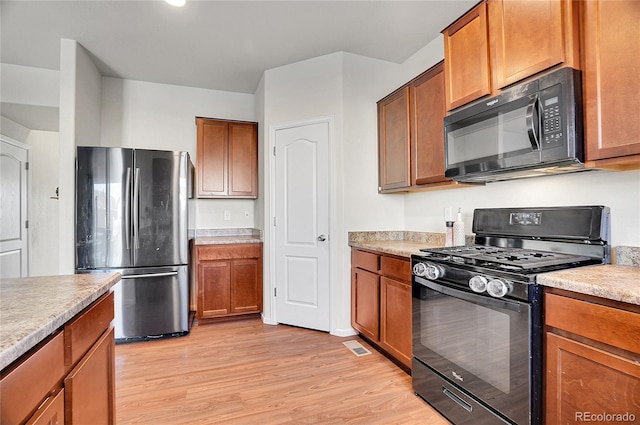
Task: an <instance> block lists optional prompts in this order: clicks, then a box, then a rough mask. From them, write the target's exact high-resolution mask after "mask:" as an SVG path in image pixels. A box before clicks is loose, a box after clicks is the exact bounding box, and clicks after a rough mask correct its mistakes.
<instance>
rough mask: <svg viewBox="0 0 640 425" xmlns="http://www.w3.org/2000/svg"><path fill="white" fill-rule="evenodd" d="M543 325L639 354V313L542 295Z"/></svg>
mask: <svg viewBox="0 0 640 425" xmlns="http://www.w3.org/2000/svg"><path fill="white" fill-rule="evenodd" d="M545 324H546V325H548V326H552V327H555V328H558V329H563V330H565V331H568V332H572V333H574V334H576V335H580V336H583V337H585V338H590V339H593V340H595V341H599V342H603V343H605V344H609V345H613V346H615V347H618V348H622V349H624V350H628V351H631V352H633V353H637V354H640V314H637V313H633V312H630V311H625V310H621V309H618V308H614V307H608V306H604V305H600V304H594V303H591V302H585V301H580V300H576V299H573V298H568V297H563V296H561V295H555V294H549V293H546V294H545Z"/></svg>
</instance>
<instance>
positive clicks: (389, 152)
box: [378, 87, 411, 191]
mask: <svg viewBox="0 0 640 425" xmlns="http://www.w3.org/2000/svg"><path fill="white" fill-rule="evenodd" d="M409 138H410V126H409V87H403V88H401V89H400V90H397V91H395V92H393V93H392V94H390V95H389V96H387V97H385V98H384V99H382V100H381V101H380V102H378V166H379V172H378V180H379V187H378V190H379V191H384V190H386V189H395V188H402V187H408V186H409V185H410V184H411V174H410V169H409Z"/></svg>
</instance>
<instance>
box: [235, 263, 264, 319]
mask: <svg viewBox="0 0 640 425" xmlns="http://www.w3.org/2000/svg"><path fill="white" fill-rule="evenodd" d="M261 269H262V267H261V265H260V261H258V260H255V259H242V260H233V262H232V268H231V313H257V312H260V311H262V279H261V278H260V276H261V275H262V270H261Z"/></svg>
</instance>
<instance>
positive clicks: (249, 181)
mask: <svg viewBox="0 0 640 425" xmlns="http://www.w3.org/2000/svg"><path fill="white" fill-rule="evenodd" d="M257 195H258V125H257V124H256V123H237V122H231V123H229V196H234V197H236V196H240V197H247V198H255V197H256V196H257Z"/></svg>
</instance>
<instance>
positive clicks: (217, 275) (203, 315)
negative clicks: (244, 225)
mask: <svg viewBox="0 0 640 425" xmlns="http://www.w3.org/2000/svg"><path fill="white" fill-rule="evenodd" d="M195 259H196V273H197V276H196V282H197V287H198V289H197V294H198V302H197V307H196V308H197V310H196V317H197V318H198V319H209V318H216V317H227V316H237V315H243V314H253V313H260V312H261V311H262V244H230V245H225V244H222V245H198V246H196V247H195Z"/></svg>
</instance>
